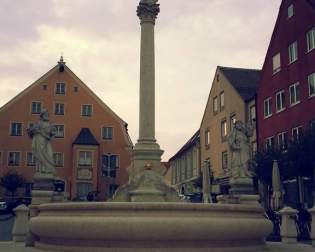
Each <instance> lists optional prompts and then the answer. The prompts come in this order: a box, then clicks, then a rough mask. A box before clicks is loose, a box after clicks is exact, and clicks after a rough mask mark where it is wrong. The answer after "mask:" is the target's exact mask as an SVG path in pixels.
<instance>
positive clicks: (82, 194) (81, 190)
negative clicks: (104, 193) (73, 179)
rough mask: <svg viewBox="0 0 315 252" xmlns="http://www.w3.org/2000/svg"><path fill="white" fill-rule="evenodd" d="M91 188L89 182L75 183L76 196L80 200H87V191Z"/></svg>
mask: <svg viewBox="0 0 315 252" xmlns="http://www.w3.org/2000/svg"><path fill="white" fill-rule="evenodd" d="M92 190H93V185H92V184H91V183H82V182H80V183H77V197H78V198H80V199H81V200H87V196H88V193H89V192H91V191H92Z"/></svg>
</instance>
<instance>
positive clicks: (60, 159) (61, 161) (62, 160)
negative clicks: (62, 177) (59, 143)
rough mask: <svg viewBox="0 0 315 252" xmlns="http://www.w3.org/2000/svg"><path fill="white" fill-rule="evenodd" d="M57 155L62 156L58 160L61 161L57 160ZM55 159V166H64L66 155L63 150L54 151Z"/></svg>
mask: <svg viewBox="0 0 315 252" xmlns="http://www.w3.org/2000/svg"><path fill="white" fill-rule="evenodd" d="M57 156H58V157H60V158H59V160H58V161H60V163H58V162H56V161H57V158H56V157H57ZM53 160H54V164H55V167H64V155H63V153H62V152H54V153H53Z"/></svg>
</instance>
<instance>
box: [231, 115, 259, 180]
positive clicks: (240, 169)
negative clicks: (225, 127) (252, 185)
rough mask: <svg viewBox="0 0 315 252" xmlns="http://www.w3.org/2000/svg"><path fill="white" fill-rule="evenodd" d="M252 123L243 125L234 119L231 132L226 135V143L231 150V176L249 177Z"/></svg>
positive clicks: (251, 174)
mask: <svg viewBox="0 0 315 252" xmlns="http://www.w3.org/2000/svg"><path fill="white" fill-rule="evenodd" d="M253 131H254V130H253V126H252V124H248V125H244V124H243V123H242V122H241V121H236V122H235V123H234V127H233V129H232V132H231V133H230V135H229V136H228V144H229V147H230V149H231V151H232V177H233V178H251V177H252V176H253V173H252V171H251V156H252V153H251V144H250V137H251V136H253Z"/></svg>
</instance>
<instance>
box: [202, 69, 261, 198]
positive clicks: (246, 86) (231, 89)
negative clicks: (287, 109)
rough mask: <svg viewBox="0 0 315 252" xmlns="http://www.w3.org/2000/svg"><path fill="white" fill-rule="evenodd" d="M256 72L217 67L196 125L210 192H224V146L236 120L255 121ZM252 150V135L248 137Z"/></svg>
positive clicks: (226, 170) (226, 169)
mask: <svg viewBox="0 0 315 252" xmlns="http://www.w3.org/2000/svg"><path fill="white" fill-rule="evenodd" d="M259 80H260V70H252V69H242V68H230V67H221V66H218V67H217V69H216V72H215V77H214V80H213V82H212V87H211V90H210V94H209V97H208V101H207V105H206V108H205V111H204V115H203V118H202V121H201V125H200V136H201V137H200V154H201V164H202V166H203V167H209V164H210V169H211V172H210V173H209V174H210V175H211V176H213V178H214V184H213V187H212V192H213V193H214V194H221V193H227V192H228V189H229V176H230V170H231V158H232V157H231V151H230V149H229V146H228V143H227V137H228V134H229V133H230V132H231V130H232V127H233V125H234V122H235V121H236V120H239V121H242V122H243V123H253V124H255V122H256V107H255V94H256V88H257V86H258V83H259ZM251 145H252V149H253V151H255V150H256V133H254V136H253V137H252V138H251Z"/></svg>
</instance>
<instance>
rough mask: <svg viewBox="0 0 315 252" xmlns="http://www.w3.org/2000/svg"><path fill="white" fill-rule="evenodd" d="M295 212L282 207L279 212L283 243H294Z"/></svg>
mask: <svg viewBox="0 0 315 252" xmlns="http://www.w3.org/2000/svg"><path fill="white" fill-rule="evenodd" d="M297 213H298V211H297V210H295V209H293V208H291V207H288V206H287V207H284V208H282V209H281V210H280V211H279V214H280V215H281V219H282V223H281V232H280V233H281V238H282V242H283V243H296V237H297V230H296V226H295V216H296V214H297Z"/></svg>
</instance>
